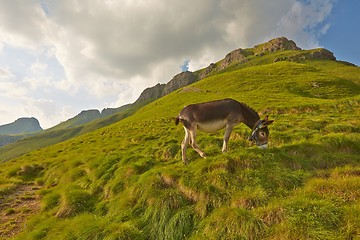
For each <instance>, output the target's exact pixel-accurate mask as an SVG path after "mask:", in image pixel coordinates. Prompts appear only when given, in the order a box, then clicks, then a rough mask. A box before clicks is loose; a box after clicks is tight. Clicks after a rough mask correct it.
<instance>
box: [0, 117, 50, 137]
mask: <svg viewBox="0 0 360 240" xmlns="http://www.w3.org/2000/svg"><path fill="white" fill-rule="evenodd" d="M42 130H43V129H42V128H41V127H40V123H39V121H38V120H37V119H36V118H34V117H31V118H19V119H17V120H16V121H15V122H13V123H9V124H5V125H2V126H0V135H15V134H27V133H35V132H39V131H42Z"/></svg>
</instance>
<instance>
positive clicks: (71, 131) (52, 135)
mask: <svg viewBox="0 0 360 240" xmlns="http://www.w3.org/2000/svg"><path fill="white" fill-rule="evenodd" d="M141 107H142V105H141V104H139V105H132V106H128V105H125V106H123V107H120V108H119V112H118V113H115V114H113V115H111V116H109V117H103V118H99V119H96V120H93V121H91V122H88V123H85V124H83V123H82V122H81V121H82V120H83V119H79V118H77V117H74V118H72V119H69V120H67V121H65V122H63V123H60V124H58V125H56V126H55V127H52V128H50V129H47V130H44V131H42V132H41V133H38V134H35V135H30V136H20V137H19V138H17V141H16V142H13V143H11V144H8V145H6V146H3V147H0V163H1V162H5V161H8V160H10V159H12V158H15V157H18V156H20V155H22V154H26V153H28V152H30V151H33V150H36V149H40V148H43V147H46V146H50V145H53V144H56V143H59V142H62V141H65V140H68V139H71V138H74V137H77V136H79V135H82V134H85V133H87V132H91V131H94V130H96V129H99V128H101V127H104V126H107V125H110V124H112V123H115V122H117V121H120V120H122V119H124V118H126V117H128V116H130V115H131V114H133V113H134V112H136V111H137V110H138V109H139V108H141ZM1 140H2V138H1V136H0V141H1ZM5 140H6V139H5Z"/></svg>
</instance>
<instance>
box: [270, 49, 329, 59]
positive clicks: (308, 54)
mask: <svg viewBox="0 0 360 240" xmlns="http://www.w3.org/2000/svg"><path fill="white" fill-rule="evenodd" d="M314 59H328V60H336V58H335V56H334V54H333V53H332V52H330V51H329V50H327V49H324V48H318V49H314V50H311V51H302V52H299V53H296V54H293V55H289V56H285V57H281V58H277V59H275V60H274V62H280V61H290V62H299V61H304V60H314Z"/></svg>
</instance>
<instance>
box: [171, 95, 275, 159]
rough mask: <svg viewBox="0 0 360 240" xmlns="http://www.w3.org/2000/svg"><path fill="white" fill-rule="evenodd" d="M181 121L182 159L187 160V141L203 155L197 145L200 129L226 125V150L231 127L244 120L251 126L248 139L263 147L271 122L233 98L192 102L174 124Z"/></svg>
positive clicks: (224, 142)
mask: <svg viewBox="0 0 360 240" xmlns="http://www.w3.org/2000/svg"><path fill="white" fill-rule="evenodd" d="M179 122H181V123H182V124H183V126H184V129H185V137H184V140H183V141H182V143H181V153H182V160H183V162H184V163H185V164H187V163H188V161H187V158H186V148H187V146H188V144H190V146H191V147H192V148H193V149H194V150H195V151H196V152H198V153H199V154H200V156H201V157H204V158H205V157H206V154H205V153H204V152H203V151H202V150H201V149H200V148H199V146H198V145H197V144H196V133H197V130H198V129H199V130H200V131H203V132H207V133H211V132H216V131H219V130H220V129H223V128H225V134H224V140H223V147H222V152H226V151H227V144H228V141H229V138H230V134H231V131H232V129H233V128H234V126H236V125H238V124H240V123H244V124H245V125H246V126H248V127H249V128H251V129H252V130H253V131H252V134H251V136H250V140H256V144H257V145H258V146H259V147H261V148H266V147H267V143H268V136H269V131H268V128H267V126H268V125H270V124H271V123H272V122H273V121H269V120H268V116H266V117H265V119H264V120H260V117H259V115H258V114H257V113H256V112H255V111H254V110H253V109H252V108H250V107H249V106H247V105H245V104H243V103H240V102H238V101H236V100H234V99H230V98H228V99H223V100H216V101H210V102H204V103H197V104H191V105H188V106H186V107H184V108H183V109H182V110H181V112H180V113H179V115H178V117H177V118H176V119H175V124H176V125H177V124H178V123H179Z"/></svg>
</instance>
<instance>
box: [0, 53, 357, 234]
mask: <svg viewBox="0 0 360 240" xmlns="http://www.w3.org/2000/svg"><path fill="white" fill-rule="evenodd" d="M264 57H267V55H265V56H264ZM273 57H274V56H273ZM259 61H260V60H259ZM264 61H265V60H264ZM249 64H250V61H249ZM359 83H360V70H359V68H357V67H351V66H347V65H344V64H342V63H337V62H333V61H306V62H303V63H294V62H277V63H269V64H265V65H259V66H250V65H249V66H247V67H243V68H238V69H236V68H233V71H227V72H223V73H221V74H217V75H214V76H212V77H209V78H206V79H204V80H202V81H199V82H197V83H195V84H193V85H191V86H188V87H185V89H179V90H177V91H175V92H173V93H171V94H169V95H168V96H166V97H163V98H161V99H158V100H156V101H154V102H152V103H150V104H148V105H146V106H145V107H143V108H142V109H140V110H139V111H137V112H136V113H134V114H133V115H132V116H129V117H127V118H125V119H123V120H121V121H119V122H117V123H115V124H113V125H110V126H107V127H104V128H101V129H98V130H95V131H93V132H90V133H87V134H84V135H81V136H79V137H76V138H73V139H70V140H67V141H64V142H62V143H59V144H56V145H52V146H48V147H46V148H44V149H39V150H36V151H32V152H30V153H28V154H26V155H23V156H21V157H18V158H16V159H12V160H11V161H8V162H4V163H2V164H1V170H0V171H1V175H0V176H1V177H0V194H1V196H3V197H6V196H7V192H8V191H10V190H11V189H14V187H13V186H16V185H17V184H20V183H22V182H26V181H37V182H39V183H42V184H43V188H42V190H41V192H40V195H41V196H42V200H41V201H42V210H41V212H40V213H39V214H37V215H35V216H33V217H32V218H31V219H30V220H29V221H28V222H27V226H28V227H27V229H26V230H24V231H23V232H22V233H20V235H18V236H16V237H14V238H15V239H356V238H359V237H360V221H359V220H358V215H359V213H360V208H359V205H360V204H359V203H360V202H359V199H360V192H359V189H360V185H359V182H360V165H359V163H360V137H359V132H360V128H359V126H360V120H359V116H360V86H359ZM194 89H196V91H195V90H194ZM225 97H232V98H235V99H237V100H239V101H243V102H245V103H247V104H249V105H250V106H252V107H254V108H255V109H257V110H258V111H259V112H261V113H264V114H265V113H266V114H269V116H270V118H271V119H274V120H275V122H274V124H272V125H271V126H270V127H269V129H270V147H269V149H267V150H266V151H264V150H261V149H257V148H256V147H255V146H253V145H252V144H251V143H250V142H248V141H247V140H246V138H247V137H248V136H249V135H250V133H251V130H250V129H248V128H247V127H246V126H244V125H240V126H237V127H236V128H235V129H234V131H233V133H232V135H231V138H230V142H229V152H228V153H226V154H222V153H221V145H222V135H223V132H220V133H215V134H203V133H199V134H198V143H199V146H200V147H201V148H202V149H204V151H205V152H206V153H207V155H208V158H207V159H202V158H200V157H199V155H198V154H197V153H196V152H195V151H194V150H192V149H190V148H189V149H188V151H187V155H188V158H189V161H190V163H189V164H188V165H184V164H183V163H182V162H181V152H180V143H181V141H182V138H183V136H184V131H183V129H182V127H180V126H175V124H174V121H173V120H174V119H173V118H174V117H175V116H176V115H177V114H178V112H179V111H180V110H181V109H182V107H183V106H185V105H187V104H190V103H194V102H202V101H209V100H213V99H220V98H225ZM24 169H25V170H26V169H28V170H27V172H26V171H25V172H26V174H25V173H24V171H22V170H24Z"/></svg>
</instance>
